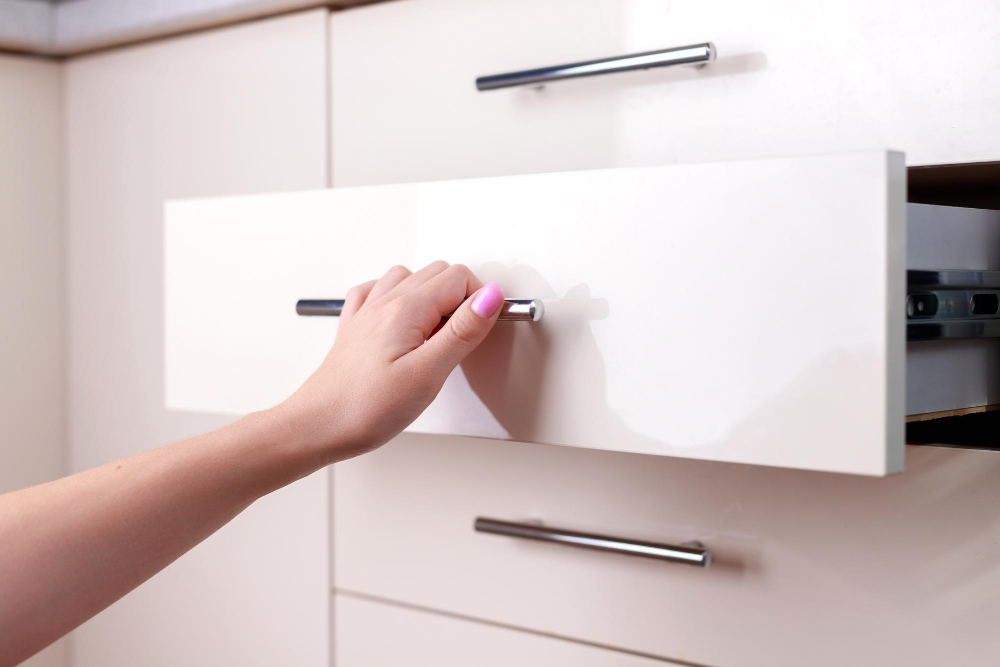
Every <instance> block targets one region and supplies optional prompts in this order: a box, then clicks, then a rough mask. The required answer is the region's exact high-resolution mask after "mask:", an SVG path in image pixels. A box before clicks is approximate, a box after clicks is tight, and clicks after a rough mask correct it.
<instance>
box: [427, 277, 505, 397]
mask: <svg viewBox="0 0 1000 667" xmlns="http://www.w3.org/2000/svg"><path fill="white" fill-rule="evenodd" d="M473 277H474V276H473ZM502 303H503V290H502V289H500V286H499V285H497V284H496V283H489V284H488V285H486V286H485V287H483V288H482V289H479V290H478V291H476V292H475V293H474V294H473V295H472V296H471V297H469V298H468V299H466V300H465V301H464V302H463V303H462V305H461V306H459V307H458V309H457V310H456V311H455V314H454V315H452V316H451V317H450V318H448V321H447V322H445V323H444V325H443V326H442V327H441V329H440V330H439V331H438V332H437V333H435V334H434V335H433V336H431V337H430V338H429V339H428V340H427V342H426V343H424V344H423V345H421V346H420V347H419V348H417V349H416V350H414V351H413V353H412V354H411V355H410V356H412V357H413V359H414V360H415V361H418V362H422V363H426V364H428V365H429V366H430V369H429V370H430V371H431V372H433V373H435V374H437V375H438V376H439V377H441V378H442V380H443V378H445V377H447V376H448V374H449V373H451V371H452V370H454V368H455V366H457V365H458V364H460V363H461V362H462V360H463V359H465V357H467V356H468V355H469V353H470V352H472V351H473V350H474V349H476V347H478V346H479V344H480V343H482V342H483V339H485V338H486V335H487V334H488V333H489V332H490V329H492V328H493V325H494V324H495V323H496V321H497V318H498V317H500V310H501V309H500V306H501V304H502Z"/></svg>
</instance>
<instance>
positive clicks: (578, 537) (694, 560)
mask: <svg viewBox="0 0 1000 667" xmlns="http://www.w3.org/2000/svg"><path fill="white" fill-rule="evenodd" d="M473 527H474V528H475V530H476V532H477V533H490V534H491V535H506V536H507V537H521V538H525V539H529V540H539V541H542V542H554V543H556V544H564V545H566V546H571V547H580V548H583V549H596V550H598V551H610V552H612V553H618V554H623V555H626V556H640V557H643V558H654V559H656V560H664V561H668V562H670V563H684V564H685V565H696V566H698V567H709V566H710V565H711V564H712V552H711V551H709V550H708V549H706V548H705V546H704V545H703V544H701V543H700V542H686V543H684V544H680V545H673V544H661V543H659V542H645V541H641V540H630V539H625V538H621V537H609V536H607V535H597V534H595V533H581V532H577V531H575V530H563V529H561V528H551V527H548V526H542V525H540V524H531V523H512V522H509V521H500V520H498V519H487V518H484V517H477V518H476V521H475V523H474V524H473Z"/></svg>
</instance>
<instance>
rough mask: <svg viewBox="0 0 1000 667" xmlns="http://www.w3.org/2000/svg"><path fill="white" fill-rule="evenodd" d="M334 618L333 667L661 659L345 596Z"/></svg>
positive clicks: (620, 663) (633, 665) (642, 663)
mask: <svg viewBox="0 0 1000 667" xmlns="http://www.w3.org/2000/svg"><path fill="white" fill-rule="evenodd" d="M334 618H335V619H336V620H335V623H336V628H335V637H336V639H335V644H334V655H335V664H336V665H337V667H402V666H404V665H412V666H414V667H416V666H419V665H434V667H468V666H469V665H476V666H477V667H510V665H520V666H521V667H531V666H532V665H538V666H539V667H542V666H543V665H544V666H545V667H550V666H552V665H573V666H574V667H655V666H656V665H663V664H665V663H664V662H662V661H660V660H653V659H649V658H644V657H641V656H636V655H628V654H625V653H619V652H617V651H613V650H608V649H605V648H598V647H594V646H586V645H583V644H579V643H576V642H569V641H563V640H560V639H555V638H551V637H543V636H540V635H538V634H533V633H526V632H518V631H517V630H510V629H507V628H501V627H497V626H495V625H489V624H485V623H477V622H475V621H471V620H466V619H460V618H454V617H447V616H442V615H440V614H434V613H428V612H426V611H419V610H414V609H406V608H402V607H398V606H395V605H388V604H382V603H379V602H373V601H371V600H365V599H360V598H356V597H351V596H347V595H337V596H336V598H335V600H334ZM666 664H674V663H666Z"/></svg>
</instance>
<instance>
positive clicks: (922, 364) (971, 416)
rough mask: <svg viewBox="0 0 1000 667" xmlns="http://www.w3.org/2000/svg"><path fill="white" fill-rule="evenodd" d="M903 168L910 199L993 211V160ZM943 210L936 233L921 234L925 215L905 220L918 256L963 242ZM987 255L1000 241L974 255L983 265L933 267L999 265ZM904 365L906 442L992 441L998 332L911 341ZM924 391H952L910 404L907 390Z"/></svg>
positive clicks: (998, 191)
mask: <svg viewBox="0 0 1000 667" xmlns="http://www.w3.org/2000/svg"><path fill="white" fill-rule="evenodd" d="M907 171H908V173H907V181H908V189H907V201H908V202H909V203H911V204H929V205H934V206H944V207H960V208H968V209H980V210H985V211H1000V187H998V186H1000V162H989V163H972V164H952V165H932V166H920V167H910V168H909V169H908V170H907ZM943 211H944V213H945V214H943V215H941V217H940V223H941V225H942V229H941V230H939V231H940V233H935V232H933V231H931V233H930V234H929V233H928V230H929V227H928V225H927V224H926V219H925V220H924V221H923V224H922V225H920V226H914V225H912V224H911V226H910V229H909V237H908V244H909V245H910V246H911V250H912V248H913V247H914V246H918V247H919V250H920V252H919V253H918V254H920V255H921V256H922V258H923V259H922V261H923V262H924V263H927V262H933V258H934V257H935V256H936V255H937V254H938V253H940V255H938V256H944V257H948V256H949V255H950V256H951V257H954V256H955V255H954V253H955V247H956V246H962V244H963V243H964V244H965V245H966V246H968V241H969V240H968V239H965V238H963V234H965V233H966V231H965V229H963V228H962V227H961V225H956V226H955V227H954V228H952V229H948V223H949V221H950V220H954V219H955V218H953V217H951V216H949V215H947V209H943ZM923 213H924V214H926V210H924V211H923ZM960 213H961V212H960ZM912 218H913V216H911V221H912ZM987 218H988V216H987ZM997 220H1000V215H998V216H997ZM997 224H998V230H997V233H998V237H997V238H1000V223H997ZM915 227H916V228H915ZM953 231H954V233H953ZM990 245H992V240H991V241H990ZM998 245H1000V244H998ZM994 255H996V256H997V257H1000V247H996V248H988V249H987V250H986V252H985V253H984V254H983V255H982V258H981V259H980V261H984V262H986V263H987V264H988V265H979V266H954V267H953V266H947V267H945V266H935V267H934V268H938V269H944V268H952V269H958V268H968V269H991V270H996V269H1000V264H998V265H996V266H994V265H993V263H995V262H996V261H997V260H996V259H994V258H993V256H994ZM910 260H911V262H912V260H913V253H912V252H911V254H910ZM946 261H947V260H946ZM910 268H914V267H912V266H911V267H910ZM919 268H931V267H924V266H921V267H919ZM907 373H908V376H909V378H908V381H907V392H908V409H907V415H908V416H907V427H906V440H907V442H908V443H911V444H946V445H955V446H963V447H976V448H1000V444H998V443H997V438H996V437H995V435H991V434H995V433H996V432H997V430H996V429H997V427H998V426H1000V339H996V338H983V339H973V340H956V341H932V342H916V343H913V342H911V343H909V344H908V346H907ZM925 392H927V393H935V392H936V393H937V394H938V395H940V394H942V393H943V394H953V395H954V398H953V399H952V402H951V403H950V404H948V405H946V406H943V407H946V408H947V409H939V410H933V411H922V410H913V409H911V408H912V407H913V405H912V404H913V403H914V399H915V398H917V397H915V396H914V395H913V394H914V393H920V394H922V393H925ZM984 396H985V400H984ZM920 398H926V397H920ZM916 402H917V403H920V402H921V401H916ZM924 402H925V403H926V401H924ZM932 402H933V401H932Z"/></svg>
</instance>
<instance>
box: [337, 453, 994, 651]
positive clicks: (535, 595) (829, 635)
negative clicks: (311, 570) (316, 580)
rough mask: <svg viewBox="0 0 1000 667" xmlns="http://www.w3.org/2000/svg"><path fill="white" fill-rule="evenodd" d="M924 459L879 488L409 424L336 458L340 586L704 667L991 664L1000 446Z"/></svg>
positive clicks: (872, 483) (913, 457) (917, 456)
mask: <svg viewBox="0 0 1000 667" xmlns="http://www.w3.org/2000/svg"><path fill="white" fill-rule="evenodd" d="M907 456H908V461H907V472H906V473H904V474H902V475H899V476H895V477H892V478H886V479H873V478H861V477H852V476H842V475H832V474H825V473H813V472H803V471H789V470H781V469H774V468H756V467H747V466H740V465H734V464H724V463H712V462H702V461H690V460H683V459H668V458H660V457H652V456H644V455H635V454H622V453H611V452H601V451H595V450H579V449H570V448H563V447H551V446H540V445H525V444H521V443H516V442H497V441H488V440H481V439H472V438H444V437H434V436H426V435H415V434H404V435H403V436H400V437H399V438H398V439H396V440H395V441H393V442H391V443H390V444H389V445H387V446H386V447H385V448H383V449H381V450H379V451H377V452H374V453H372V454H369V455H366V456H364V457H361V458H359V459H356V460H353V461H349V462H344V463H340V464H337V466H335V482H334V516H335V519H334V528H335V539H334V559H333V563H334V582H335V585H336V587H337V588H338V589H339V590H343V591H352V592H357V593H361V594H366V595H371V596H376V597H379V598H386V599H392V600H397V601H400V602H403V603H408V604H413V605H419V606H424V607H428V608H433V609H438V610H442V611H445V612H449V613H455V614H461V615H464V616H469V617H473V618H480V619H485V620H489V621H493V622H497V623H502V624H509V625H513V626H519V627H528V628H532V629H535V630H537V631H540V632H545V633H551V634H556V635H560V636H565V637H570V638H576V639H580V640H584V641H588V642H594V643H598V644H601V645H606V646H612V647H620V648H623V649H628V650H632V651H637V652H642V653H646V654H652V655H659V656H664V657H666V658H670V659H674V660H679V661H688V662H694V663H698V664H709V665H748V666H753V665H768V666H769V667H774V666H776V665H803V664H808V665H818V666H822V665H844V664H907V665H939V664H946V663H948V662H950V663H951V664H958V663H962V664H983V662H984V660H985V656H990V655H993V656H995V655H997V654H998V651H1000V635H997V633H996V632H995V629H994V627H993V626H994V624H995V619H996V618H998V617H1000V514H998V513H997V512H996V507H997V506H1000V454H998V453H995V452H983V451H969V450H955V449H946V448H935V447H912V448H910V449H909V451H908V452H907ZM477 516H483V517H490V518H495V519H502V520H508V521H522V522H523V521H531V520H541V521H543V522H544V523H545V524H549V525H552V526H556V527H560V528H568V529H575V530H580V531H586V532H592V533H602V534H609V535H614V536H620V537H629V538H634V539H637V540H648V541H657V542H666V543H674V544H676V543H680V542H684V541H686V540H699V541H701V542H703V543H704V544H705V545H706V546H707V547H708V548H709V549H711V550H712V552H713V554H714V556H715V562H714V564H713V565H712V567H710V568H708V569H702V568H697V567H690V566H687V565H675V564H670V563H663V562H659V561H655V560H650V559H645V558H636V557H630V556H621V555H615V554H608V553H601V552H596V551H590V550H585V549H576V548H572V547H567V546H560V545H553V544H547V543H542V542H534V541H529V540H523V539H518V538H511V537H502V536H496V535H487V534H481V533H476V532H474V531H473V521H474V520H475V518H476V517H477ZM862 658H863V660H861V659H862ZM859 660H861V662H859Z"/></svg>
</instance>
